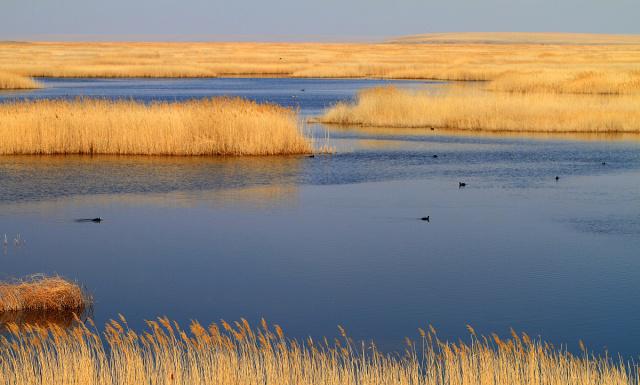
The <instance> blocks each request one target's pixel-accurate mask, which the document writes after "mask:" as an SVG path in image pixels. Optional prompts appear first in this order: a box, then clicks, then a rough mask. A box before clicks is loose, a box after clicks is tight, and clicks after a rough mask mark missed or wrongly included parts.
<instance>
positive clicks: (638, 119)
mask: <svg viewBox="0 0 640 385" xmlns="http://www.w3.org/2000/svg"><path fill="white" fill-rule="evenodd" d="M638 106H640V95H620V96H601V95H562V94H555V93H535V94H510V93H496V92H486V91H483V90H481V89H477V88H476V89H469V88H465V87H459V88H455V87H454V88H453V89H451V90H449V91H448V92H445V93H444V94H433V93H430V92H428V91H423V90H418V91H412V90H402V89H398V88H395V87H382V88H373V89H369V90H364V91H361V92H360V93H359V94H358V97H357V100H356V101H355V102H354V103H339V104H337V105H335V106H334V107H332V108H330V109H329V110H328V111H326V112H325V114H324V115H323V116H321V117H320V118H318V120H319V121H321V122H323V123H334V124H343V125H363V126H369V127H399V128H443V129H458V130H486V131H515V132H592V133H605V132H606V133H638V132H640V109H638Z"/></svg>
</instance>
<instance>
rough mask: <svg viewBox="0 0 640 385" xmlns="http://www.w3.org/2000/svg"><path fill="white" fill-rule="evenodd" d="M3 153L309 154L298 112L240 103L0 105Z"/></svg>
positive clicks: (0, 148) (84, 101)
mask: <svg viewBox="0 0 640 385" xmlns="http://www.w3.org/2000/svg"><path fill="white" fill-rule="evenodd" d="M0 137H1V138H2V141H0V154H4V155H9V154H14V155H18V154H114V155H125V154H127V155H276V154H278V155H284V154H302V153H310V152H312V144H311V142H310V140H309V139H307V138H306V137H305V136H304V135H303V133H302V127H301V123H300V122H299V120H298V118H297V115H296V113H295V112H294V111H292V110H290V109H286V108H283V107H279V106H276V105H271V104H257V103H255V102H251V101H247V100H243V99H239V98H233V99H231V98H212V99H205V100H193V101H188V102H183V103H152V104H144V103H141V102H135V101H123V100H120V101H109V100H96V99H77V100H71V101H63V100H40V101H20V102H12V103H5V104H0Z"/></svg>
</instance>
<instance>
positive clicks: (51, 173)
mask: <svg viewBox="0 0 640 385" xmlns="http://www.w3.org/2000/svg"><path fill="white" fill-rule="evenodd" d="M379 83H380V82H376V81H361V80H286V79H277V80H276V79H221V80H218V79H214V80H177V81H166V80H161V81H159V80H158V81H156V80H153V81H150V80H133V81H131V80H118V81H104V80H95V81H90V80H86V81H77V80H47V84H49V85H51V88H48V89H45V90H42V91H36V92H34V93H27V94H21V96H24V95H28V96H29V97H40V96H43V95H46V96H55V97H64V96H65V95H67V94H69V95H77V94H83V95H99V96H105V97H117V96H126V97H133V98H140V99H143V100H150V99H153V98H155V96H154V95H160V96H161V97H162V98H164V99H165V100H171V99H184V98H189V97H200V96H204V95H217V94H233V95H242V96H246V97H252V98H254V99H257V100H261V101H273V102H280V103H282V104H286V105H292V104H291V103H293V102H291V101H290V100H289V99H287V98H286V96H285V95H288V94H295V93H296V92H300V93H301V94H302V92H301V91H300V90H301V89H302V88H304V89H305V91H304V93H303V94H304V95H302V96H300V97H299V99H298V101H297V102H295V103H299V108H300V109H301V112H302V113H303V114H307V115H312V114H315V113H317V111H319V110H320V109H321V108H323V107H324V106H326V105H329V104H331V103H334V102H335V101H337V100H347V99H350V98H352V97H353V96H354V92H355V91H356V90H357V89H359V88H361V87H369V86H372V85H375V84H379ZM385 83H386V82H385ZM400 85H401V86H409V87H424V86H425V85H421V84H420V83H401V84H400ZM426 86H427V87H439V86H440V85H438V84H436V85H433V84H430V85H426ZM70 90H73V91H70ZM5 97H6V95H5ZM9 97H17V95H16V94H12V95H11V96H9ZM287 103H288V104H287ZM315 129H316V130H317V131H321V130H328V131H329V132H330V138H331V143H332V144H333V145H335V146H336V148H338V149H339V151H338V152H337V153H336V154H335V155H330V156H316V157H315V158H306V157H296V156H293V157H273V158H261V157H248V158H171V157H108V156H96V157H80V156H69V157H1V158H0V235H1V234H3V233H7V234H8V235H9V237H10V238H12V237H13V236H15V235H16V234H17V233H20V234H21V237H22V238H24V239H25V240H26V242H27V243H26V245H23V246H20V247H17V246H14V245H13V244H10V245H9V247H8V248H7V249H6V250H5V252H4V254H3V255H1V256H0V260H1V261H2V266H3V267H2V275H3V276H4V277H14V276H24V275H27V274H31V273H35V272H45V273H59V274H62V275H64V276H66V277H69V278H72V279H77V280H78V281H80V282H82V283H84V284H85V285H86V286H87V287H88V288H89V289H90V290H91V291H92V293H93V294H94V296H95V298H96V305H95V308H94V312H93V317H94V318H95V319H96V321H97V322H98V323H103V322H105V321H106V320H108V319H109V318H112V317H115V316H117V313H118V312H121V313H123V314H125V315H126V316H127V318H128V320H129V323H130V324H131V325H133V326H134V327H142V326H143V322H142V320H143V319H148V318H153V317H156V316H159V315H168V316H169V317H171V318H173V319H176V320H178V321H180V322H183V323H186V322H188V321H189V320H191V319H198V320H200V321H201V322H204V323H208V322H210V321H216V320H219V319H221V318H224V319H226V320H235V319H238V318H239V317H245V318H247V319H248V320H249V321H250V322H252V323H255V322H257V321H258V320H259V319H260V318H261V317H265V318H266V319H267V320H269V321H271V322H274V323H279V324H281V325H282V326H283V328H284V329H285V332H286V333H287V334H288V335H290V336H292V337H304V336H307V335H312V336H316V337H317V336H322V335H327V336H334V335H336V332H337V329H336V325H338V324H341V325H343V326H344V327H345V328H346V329H347V331H348V332H349V334H350V335H351V336H352V337H354V338H355V339H371V338H374V339H375V340H376V341H377V342H378V344H379V345H381V346H382V347H383V348H385V349H389V350H391V349H398V348H400V347H401V344H402V340H403V338H404V337H405V336H410V337H415V336H417V332H416V330H417V328H418V327H424V326H425V325H426V324H427V323H432V324H433V325H434V326H435V327H436V328H437V329H438V332H439V334H440V335H441V337H443V338H445V339H457V338H459V337H465V336H466V335H467V332H466V330H465V325H466V324H471V325H473V326H474V328H475V329H476V330H477V331H479V332H482V333H490V332H494V331H495V332H498V333H499V334H502V335H505V334H508V330H509V328H510V327H513V328H514V329H516V330H518V331H524V332H527V333H529V334H530V335H533V336H541V337H542V338H544V339H546V340H549V341H551V342H553V343H554V344H556V345H558V344H567V345H568V346H569V348H570V349H572V350H577V346H578V341H579V339H582V340H584V341H585V343H586V344H587V346H589V347H590V348H592V349H594V350H596V351H603V349H607V350H608V351H609V353H612V354H617V353H621V354H623V355H625V356H627V357H631V356H637V355H638V353H639V352H638V345H639V344H638V342H640V332H639V331H638V329H637V327H636V325H637V324H638V322H639V321H640V311H638V310H636V301H637V299H638V298H640V287H639V286H638V285H637V282H638V280H639V279H640V258H639V255H640V254H639V252H638V251H639V250H640V195H639V194H638V192H639V187H640V141H639V140H638V139H637V138H634V137H627V138H620V137H609V136H595V137H594V136H567V137H558V136H551V137H546V136H531V137H508V136H491V135H483V136H478V135H461V134H458V133H452V132H441V131H437V130H436V131H430V130H389V129H365V128H338V127H315ZM434 154H437V155H438V157H437V158H434V157H433V155H434ZM603 161H604V162H606V164H605V165H603V164H602V162H603ZM556 175H558V176H560V179H559V180H558V181H556V180H555V176H556ZM460 181H464V182H466V183H467V187H465V188H458V182H460ZM425 215H429V216H430V219H431V221H430V222H428V223H427V222H423V221H420V220H419V218H420V217H422V216H425ZM96 216H101V217H103V218H105V221H104V222H102V223H100V224H95V223H76V222H75V221H74V220H75V219H77V218H90V217H96Z"/></svg>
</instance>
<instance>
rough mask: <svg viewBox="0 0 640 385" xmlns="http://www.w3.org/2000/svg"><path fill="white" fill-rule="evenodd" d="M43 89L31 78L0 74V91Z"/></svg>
mask: <svg viewBox="0 0 640 385" xmlns="http://www.w3.org/2000/svg"><path fill="white" fill-rule="evenodd" d="M41 87H42V85H40V83H38V82H36V81H35V80H33V79H31V78H29V77H26V76H21V75H16V74H11V73H4V72H0V90H24V89H33V88H41Z"/></svg>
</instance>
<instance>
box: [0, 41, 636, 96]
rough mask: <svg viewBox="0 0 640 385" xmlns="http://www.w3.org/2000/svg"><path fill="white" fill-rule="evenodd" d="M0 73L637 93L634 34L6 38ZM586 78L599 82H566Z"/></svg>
mask: <svg viewBox="0 0 640 385" xmlns="http://www.w3.org/2000/svg"><path fill="white" fill-rule="evenodd" d="M416 43H428V44H416ZM541 43H543V44H541ZM0 71H9V72H14V73H16V74H21V75H24V76H35V77H40V76H52V77H221V76H278V77H326V78H340V77H359V78H360V77H362V78H388V79H441V80H494V79H497V78H500V79H502V80H501V85H496V89H505V90H514V91H515V90H518V91H523V90H527V89H529V88H541V87H542V88H545V89H546V90H556V91H557V92H587V93H591V92H592V91H591V90H592V88H591V85H592V84H596V85H597V87H595V88H594V92H597V93H601V92H606V93H618V92H620V93H629V92H638V91H640V85H638V82H637V71H640V37H638V36H624V35H583V34H480V33H476V34H434V35H428V36H421V37H418V38H417V37H409V38H406V39H398V40H397V41H395V42H393V43H377V44H365V43H359V44H355V43H354V44H351V43H341V44H339V43H334V44H325V43H8V42H7V43H0ZM585 74H596V75H585ZM509 75H512V76H513V78H512V79H511V80H506V79H508V78H509ZM585 76H595V78H596V79H595V80H593V81H586V82H585V84H584V85H582V86H576V85H573V84H572V83H574V82H575V78H576V77H577V78H581V77H585ZM532 77H535V78H536V82H535V84H534V85H530V84H529V83H530V82H531V80H530V79H531V78H532ZM547 77H549V79H546V78H547ZM523 79H524V81H525V84H524V85H521V84H520V83H519V81H520V80H523ZM634 79H635V80H634ZM609 81H611V82H612V84H609ZM539 82H542V85H538V83H539ZM558 82H560V83H562V82H567V83H569V84H568V85H564V84H559V85H558V84H557V83H558ZM514 83H515V84H514ZM548 83H552V85H547V84H548ZM602 83H604V84H602Z"/></svg>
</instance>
